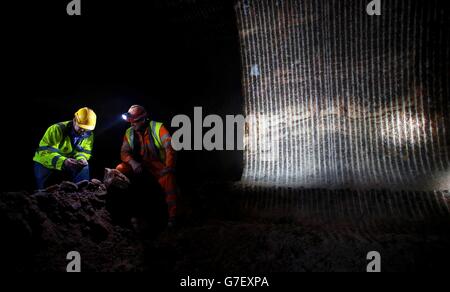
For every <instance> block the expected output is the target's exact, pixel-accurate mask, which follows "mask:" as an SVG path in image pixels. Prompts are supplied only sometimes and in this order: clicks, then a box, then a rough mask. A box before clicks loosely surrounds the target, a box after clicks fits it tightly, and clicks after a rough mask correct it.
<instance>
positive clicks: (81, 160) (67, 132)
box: [33, 107, 97, 189]
mask: <svg viewBox="0 0 450 292" xmlns="http://www.w3.org/2000/svg"><path fill="white" fill-rule="evenodd" d="M96 121H97V116H96V114H95V113H94V111H93V110H91V109H90V108H87V107H84V108H81V109H80V110H78V111H77V112H76V113H75V117H74V118H73V120H72V121H66V122H61V123H57V124H54V125H52V126H50V127H49V128H48V129H47V131H46V132H45V134H44V137H43V138H42V140H41V142H40V143H39V148H37V150H36V153H35V155H34V158H33V160H34V162H35V163H34V174H35V177H36V184H37V187H38V189H43V188H45V187H47V186H48V184H49V182H54V183H56V182H57V181H56V178H58V179H59V180H61V179H64V180H70V181H72V182H74V183H77V182H80V181H83V180H89V178H90V177H89V163H88V161H89V159H90V157H91V152H92V147H93V144H94V134H93V132H92V131H93V130H94V128H95V124H96Z"/></svg>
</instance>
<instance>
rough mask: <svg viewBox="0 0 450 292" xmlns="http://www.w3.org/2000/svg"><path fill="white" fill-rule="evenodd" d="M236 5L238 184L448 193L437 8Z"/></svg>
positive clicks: (321, 2) (361, 0)
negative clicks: (241, 149)
mask: <svg viewBox="0 0 450 292" xmlns="http://www.w3.org/2000/svg"><path fill="white" fill-rule="evenodd" d="M369 2H370V1H368V0H346V1H342V0H278V1H277V0H241V1H238V2H237V4H236V6H235V9H236V15H237V20H238V28H239V33H240V41H241V53H242V67H243V88H244V95H245V113H246V116H247V118H248V122H247V125H246V136H245V145H246V149H245V157H244V160H245V165H244V174H243V182H244V183H247V184H249V185H252V186H261V185H262V186H264V185H268V186H295V187H305V188H331V189H340V188H352V189H380V188H390V189H402V190H416V191H417V190H434V191H437V190H441V191H443V190H448V189H449V188H450V175H449V171H450V170H449V167H450V166H449V162H450V159H449V145H450V141H449V133H448V131H450V129H449V114H448V111H449V109H450V103H449V101H448V97H449V84H450V79H449V74H448V72H449V69H450V66H449V59H450V58H449V57H450V56H449V55H450V53H449V52H450V49H449V45H450V44H449V40H450V33H449V27H450V21H449V12H450V10H449V9H448V4H446V1H437V0H428V1H410V0H396V1H382V4H383V7H382V16H374V17H370V16H368V15H367V13H366V6H367V4H368V3H369Z"/></svg>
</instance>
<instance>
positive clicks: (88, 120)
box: [75, 107, 97, 131]
mask: <svg viewBox="0 0 450 292" xmlns="http://www.w3.org/2000/svg"><path fill="white" fill-rule="evenodd" d="M75 121H76V122H77V124H78V126H79V127H80V128H83V129H85V130H88V131H92V130H94V129H95V123H96V122H97V115H96V114H95V113H94V111H93V110H91V109H90V108H88V107H83V108H80V109H79V110H78V111H77V112H76V113H75Z"/></svg>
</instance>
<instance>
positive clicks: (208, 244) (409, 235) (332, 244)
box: [0, 178, 450, 275]
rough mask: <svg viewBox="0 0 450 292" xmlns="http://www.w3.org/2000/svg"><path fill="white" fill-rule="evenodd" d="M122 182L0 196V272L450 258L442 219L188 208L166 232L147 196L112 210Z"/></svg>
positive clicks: (265, 267) (357, 266) (343, 264)
mask: <svg viewBox="0 0 450 292" xmlns="http://www.w3.org/2000/svg"><path fill="white" fill-rule="evenodd" d="M122 179H123V178H120V179H117V178H113V180H115V181H114V182H112V183H111V182H108V178H106V179H105V184H104V183H102V182H100V181H97V180H92V181H91V182H87V181H86V182H83V183H80V184H78V185H75V184H72V183H68V182H64V183H62V184H60V185H56V186H53V187H50V188H48V189H46V190H42V191H38V192H36V193H34V194H30V193H27V192H16V193H2V194H1V195H0V227H1V230H2V233H3V236H2V243H1V244H2V248H1V251H0V253H1V255H0V256H1V258H2V263H3V264H2V268H1V269H2V270H7V271H65V270H66V266H67V263H68V260H67V259H66V255H67V253H68V252H69V251H78V252H79V253H80V254H81V260H82V271H124V272H125V271H126V272H128V271H145V272H177V273H182V274H193V273H222V274H242V273H245V274H247V275H254V274H261V273H268V272H316V271H319V272H324V271H355V272H365V271H366V266H367V264H368V260H367V259H366V256H367V253H368V252H370V251H378V252H379V253H380V254H381V260H382V271H439V270H445V268H446V265H447V263H448V262H449V260H450V252H449V251H448V247H449V246H450V232H449V231H450V229H449V226H448V222H442V224H435V225H433V226H430V225H426V224H424V225H421V224H418V223H417V224H416V225H415V228H410V227H411V226H410V225H408V224H406V225H405V228H401V227H400V228H399V227H398V228H396V230H395V232H393V231H392V230H389V229H384V228H356V227H352V226H348V225H347V226H337V225H320V224H312V223H307V222H298V221H296V222H294V221H289V220H278V222H274V221H273V220H268V219H259V220H257V219H247V220H244V219H242V218H241V219H236V218H225V217H223V216H222V218H220V217H221V216H216V217H217V218H215V219H212V218H208V217H211V216H209V215H210V214H208V213H205V214H206V216H191V215H192V212H194V213H195V212H196V210H195V209H194V210H190V211H189V212H186V213H185V216H184V218H183V217H182V219H181V220H180V221H179V224H178V225H177V227H176V228H174V229H167V227H166V225H165V218H164V216H163V214H164V212H162V211H161V210H164V205H163V203H161V201H159V205H158V204H157V203H155V202H153V203H154V204H153V209H152V208H143V209H145V210H146V211H144V213H143V214H146V216H141V215H139V214H138V215H136V216H131V215H130V214H126V212H125V213H124V212H121V213H120V214H117V213H118V212H117V210H118V209H121V208H119V207H118V206H124V205H123V202H124V201H123V199H125V198H129V196H130V193H129V190H128V189H127V187H128V182H126V181H124V180H122ZM114 201H116V204H115V206H114V204H113V203H111V202H114ZM126 201H128V200H126ZM162 202H163V201H162ZM145 206H149V205H145ZM122 209H123V208H122ZM149 214H150V215H149ZM131 218H133V219H131Z"/></svg>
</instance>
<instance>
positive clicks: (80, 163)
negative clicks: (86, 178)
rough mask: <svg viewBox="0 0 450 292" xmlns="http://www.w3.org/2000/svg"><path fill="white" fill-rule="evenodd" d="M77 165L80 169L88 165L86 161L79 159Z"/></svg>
mask: <svg viewBox="0 0 450 292" xmlns="http://www.w3.org/2000/svg"><path fill="white" fill-rule="evenodd" d="M78 164H79V165H80V166H81V167H85V166H87V165H88V162H87V160H86V159H80V160H78Z"/></svg>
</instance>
